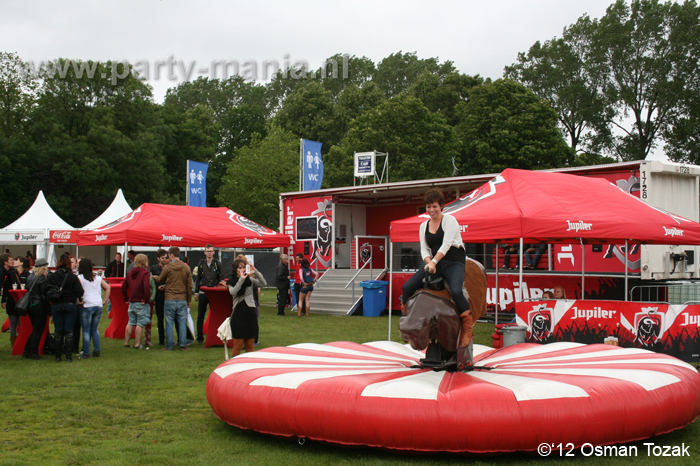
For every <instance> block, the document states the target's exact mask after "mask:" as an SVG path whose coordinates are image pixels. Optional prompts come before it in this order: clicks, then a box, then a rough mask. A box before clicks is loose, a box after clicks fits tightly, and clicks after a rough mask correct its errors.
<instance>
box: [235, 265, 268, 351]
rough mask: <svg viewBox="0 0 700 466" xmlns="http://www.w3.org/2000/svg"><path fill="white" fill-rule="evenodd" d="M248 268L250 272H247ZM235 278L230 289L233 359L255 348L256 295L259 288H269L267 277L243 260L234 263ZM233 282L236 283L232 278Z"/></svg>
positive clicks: (256, 327)
mask: <svg viewBox="0 0 700 466" xmlns="http://www.w3.org/2000/svg"><path fill="white" fill-rule="evenodd" d="M246 267H248V268H249V272H246ZM232 271H233V277H237V279H235V281H236V283H235V285H233V286H232V285H230V284H229V287H228V291H229V293H231V296H233V313H232V314H231V336H232V337H233V349H232V350H231V357H233V356H237V355H239V354H241V350H242V349H243V348H244V347H245V350H246V352H251V351H253V350H254V348H255V336H256V335H257V334H258V317H257V315H256V313H255V295H257V293H258V288H259V287H261V286H267V282H266V281H265V277H263V276H262V274H261V273H260V272H258V271H257V270H256V269H255V267H253V266H252V265H250V264H248V263H247V262H246V261H244V260H242V259H236V260H235V261H233V267H232ZM231 281H234V279H233V278H232V279H231Z"/></svg>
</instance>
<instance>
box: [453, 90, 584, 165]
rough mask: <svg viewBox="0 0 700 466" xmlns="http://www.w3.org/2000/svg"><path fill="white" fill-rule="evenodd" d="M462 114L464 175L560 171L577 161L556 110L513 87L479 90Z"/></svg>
mask: <svg viewBox="0 0 700 466" xmlns="http://www.w3.org/2000/svg"><path fill="white" fill-rule="evenodd" d="M457 113H458V116H459V119H460V123H459V125H458V126H457V134H458V135H459V136H460V138H461V140H462V156H461V159H460V163H461V165H460V174H463V175H469V174H476V173H498V172H501V171H503V170H505V169H506V168H521V169H527V170H535V169H543V168H555V167H561V166H565V165H568V164H569V163H570V162H571V161H572V160H573V152H572V150H571V149H570V148H569V147H568V146H567V145H566V142H564V139H563V138H562V135H561V133H560V132H559V129H558V128H557V115H556V113H555V112H554V110H553V109H552V108H551V107H550V106H549V104H547V103H546V102H545V101H543V100H541V99H539V98H538V97H537V96H536V95H535V94H534V93H533V92H532V91H530V90H528V89H526V88H525V87H524V86H523V85H521V84H518V83H516V82H514V81H510V80H504V79H499V80H497V81H494V82H493V83H485V84H482V85H480V86H476V87H474V88H473V89H472V90H471V91H470V92H469V99H468V101H467V102H463V103H461V104H459V106H458V109H457Z"/></svg>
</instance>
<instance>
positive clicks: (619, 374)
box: [498, 368, 681, 391]
mask: <svg viewBox="0 0 700 466" xmlns="http://www.w3.org/2000/svg"><path fill="white" fill-rule="evenodd" d="M498 371H499V372H504V371H507V372H527V373H530V374H537V373H540V374H559V375H575V376H583V377H605V378H609V379H617V380H624V381H626V382H631V383H634V384H637V385H639V386H641V387H642V388H644V389H646V390H647V391H651V390H655V389H657V388H661V387H665V386H666V385H671V384H674V383H677V382H680V381H681V380H680V379H679V378H678V377H676V376H674V375H671V374H667V373H665V372H658V371H647V370H638V369H582V368H572V369H566V368H562V369H541V368H537V369H505V368H501V369H498Z"/></svg>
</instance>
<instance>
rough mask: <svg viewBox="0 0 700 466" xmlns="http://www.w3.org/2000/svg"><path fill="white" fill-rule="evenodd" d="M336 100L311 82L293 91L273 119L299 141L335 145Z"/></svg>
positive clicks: (315, 83) (320, 86) (328, 92)
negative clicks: (300, 139)
mask: <svg viewBox="0 0 700 466" xmlns="http://www.w3.org/2000/svg"><path fill="white" fill-rule="evenodd" d="M333 109H334V102H333V96H332V94H331V92H330V91H327V90H326V89H324V88H323V85H322V84H321V83H318V82H315V81H311V82H308V83H307V84H306V85H305V86H303V87H301V88H299V89H297V90H296V91H294V92H293V93H292V94H291V95H290V96H289V97H287V99H286V100H285V102H284V107H282V108H281V109H280V111H279V113H277V115H275V117H274V124H275V125H278V126H279V127H280V128H282V129H284V130H286V131H289V132H290V133H292V134H294V135H296V136H297V137H299V138H304V139H311V140H314V141H319V142H323V143H326V144H333V143H334V142H336V137H337V136H336V135H334V131H333V129H334V128H333Z"/></svg>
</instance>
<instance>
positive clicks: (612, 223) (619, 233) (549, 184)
mask: <svg viewBox="0 0 700 466" xmlns="http://www.w3.org/2000/svg"><path fill="white" fill-rule="evenodd" d="M444 212H445V213H448V214H451V215H453V216H454V217H455V218H456V219H457V221H458V222H459V225H460V227H461V229H462V239H463V240H464V241H465V242H469V243H491V242H513V241H515V240H520V239H521V238H522V239H523V240H524V242H526V243H535V242H543V243H553V242H579V240H582V241H583V242H584V243H624V242H625V241H630V242H638V243H645V244H650V243H651V244H674V245H680V244H700V223H697V222H693V221H691V220H688V219H686V218H683V217H681V216H678V215H675V214H672V213H670V212H666V211H664V210H661V209H657V208H655V207H652V206H650V205H649V204H646V203H645V202H643V201H642V200H640V199H639V198H637V197H635V196H633V195H631V194H628V193H627V192H625V191H623V190H622V189H620V188H619V187H617V186H616V185H615V184H613V183H610V182H609V181H607V180H604V179H600V178H592V177H583V176H577V175H568V174H565V173H548V172H533V171H527V170H516V169H507V170H505V171H503V172H502V173H501V174H500V175H498V176H496V177H495V178H493V179H492V180H491V181H489V182H488V183H486V184H484V185H482V186H481V187H479V188H477V189H475V190H474V191H472V192H471V193H469V194H467V195H466V196H462V197H461V198H459V199H457V200H456V201H454V202H452V203H450V204H448V205H447V206H446V207H445V209H444ZM427 219H428V217H427V215H425V214H423V215H418V216H415V217H410V218H407V219H403V220H396V221H394V222H391V235H390V238H391V241H392V242H415V241H418V226H419V225H420V223H422V222H425V221H426V220H427ZM572 240H573V241H572Z"/></svg>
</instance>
